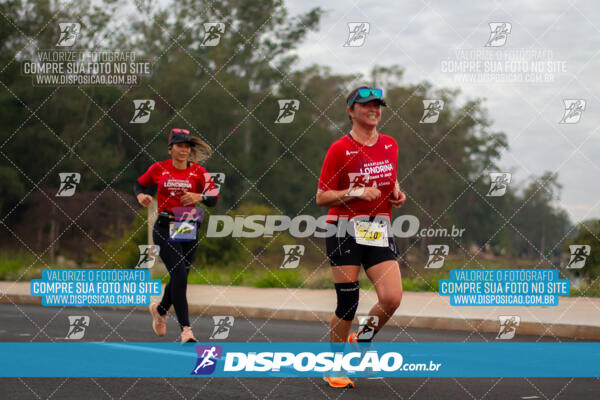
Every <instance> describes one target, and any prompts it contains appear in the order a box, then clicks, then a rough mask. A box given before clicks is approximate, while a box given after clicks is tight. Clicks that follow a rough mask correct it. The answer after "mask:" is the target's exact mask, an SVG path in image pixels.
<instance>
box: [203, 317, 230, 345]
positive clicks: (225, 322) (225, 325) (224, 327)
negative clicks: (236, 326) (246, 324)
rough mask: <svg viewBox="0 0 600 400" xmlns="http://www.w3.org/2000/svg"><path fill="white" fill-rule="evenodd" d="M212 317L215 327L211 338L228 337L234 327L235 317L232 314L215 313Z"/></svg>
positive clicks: (221, 338) (220, 338)
mask: <svg viewBox="0 0 600 400" xmlns="http://www.w3.org/2000/svg"><path fill="white" fill-rule="evenodd" d="M212 318H213V322H214V323H215V327H214V328H213V332H212V335H210V337H209V339H215V340H223V339H227V337H228V336H229V331H230V330H231V328H233V322H234V321H235V318H233V317H232V316H230V315H215V316H214V317H212Z"/></svg>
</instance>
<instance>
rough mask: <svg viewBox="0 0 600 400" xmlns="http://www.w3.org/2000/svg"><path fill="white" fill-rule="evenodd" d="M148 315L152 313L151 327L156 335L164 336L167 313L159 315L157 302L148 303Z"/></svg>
mask: <svg viewBox="0 0 600 400" xmlns="http://www.w3.org/2000/svg"><path fill="white" fill-rule="evenodd" d="M148 310H150V315H152V329H154V333H156V335H157V336H165V334H166V333H167V314H165V315H160V314H159V313H158V304H157V303H150V305H149V306H148Z"/></svg>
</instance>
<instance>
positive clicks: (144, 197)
mask: <svg viewBox="0 0 600 400" xmlns="http://www.w3.org/2000/svg"><path fill="white" fill-rule="evenodd" d="M137 201H138V203H140V205H141V206H142V207H148V206H149V205H150V203H151V202H152V196H150V195H149V194H144V193H140V194H138V195H137Z"/></svg>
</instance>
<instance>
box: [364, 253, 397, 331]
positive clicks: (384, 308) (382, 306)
mask: <svg viewBox="0 0 600 400" xmlns="http://www.w3.org/2000/svg"><path fill="white" fill-rule="evenodd" d="M366 274H367V276H368V277H369V279H370V280H371V282H373V285H374V286H375V291H376V292H377V303H376V304H375V305H374V306H373V307H372V308H371V311H369V315H370V316H377V317H378V318H379V322H378V324H377V325H378V326H377V327H373V328H375V330H376V331H378V330H379V329H381V328H382V327H383V326H384V325H385V324H386V322H387V321H388V320H389V319H390V317H391V316H392V315H393V314H394V312H395V311H396V309H397V308H398V307H399V306H400V302H401V301H402V276H401V274H400V267H399V265H398V262H397V261H395V260H388V261H383V262H381V263H379V264H376V265H373V266H372V267H370V268H368V269H367V270H366Z"/></svg>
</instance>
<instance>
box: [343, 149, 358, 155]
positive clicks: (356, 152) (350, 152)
mask: <svg viewBox="0 0 600 400" xmlns="http://www.w3.org/2000/svg"><path fill="white" fill-rule="evenodd" d="M352 154H358V150H356V151H350V150H346V155H347V156H351V155H352Z"/></svg>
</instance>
